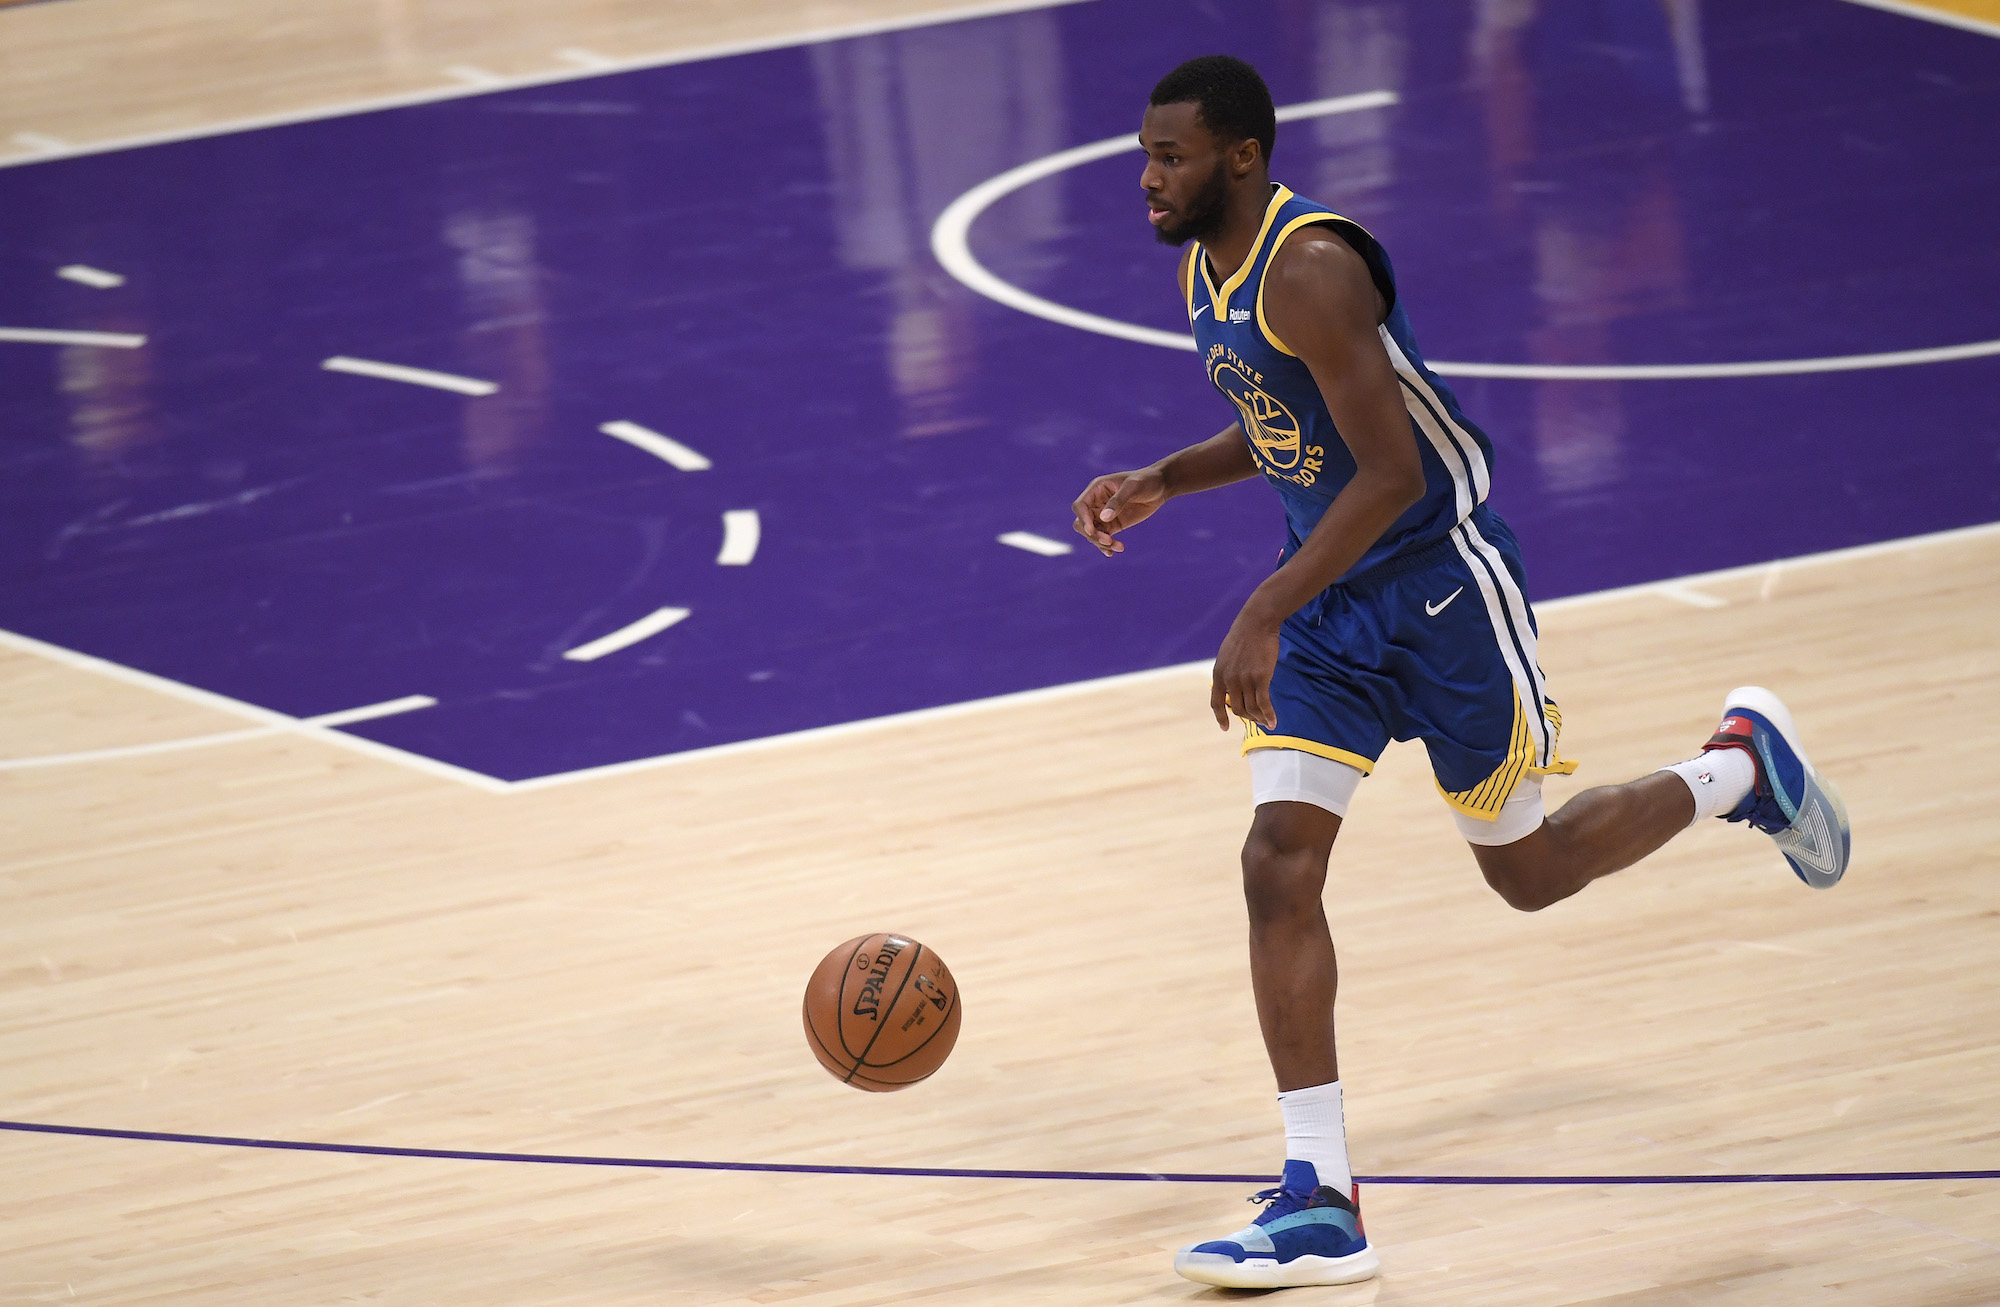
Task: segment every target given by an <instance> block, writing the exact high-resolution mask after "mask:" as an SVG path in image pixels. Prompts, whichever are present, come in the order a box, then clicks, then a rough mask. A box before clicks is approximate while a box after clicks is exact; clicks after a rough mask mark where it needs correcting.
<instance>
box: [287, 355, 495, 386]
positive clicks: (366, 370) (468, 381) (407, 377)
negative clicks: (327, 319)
mask: <svg viewBox="0 0 2000 1307" xmlns="http://www.w3.org/2000/svg"><path fill="white" fill-rule="evenodd" d="M320 366H321V367H323V368H325V369H326V370H327V371H328V372H345V373H347V374H348V375H350V376H355V377H376V378H379V379H380V380H383V381H403V382H408V383H409V384H410V385H412V386H429V387H430V388H431V389H433V390H449V391H452V392H453V393H455V394H459V395H490V394H492V393H493V392H494V391H496V390H498V389H500V387H499V385H498V383H496V382H492V381H481V380H479V379H478V378H476V377H461V376H456V375H454V374H452V373H450V372H432V371H431V370H430V369H428V368H406V367H404V366H403V365H402V364H400V363H377V362H376V361H375V360H373V359H355V358H349V357H347V356H346V355H345V354H336V355H334V356H333V357H332V358H330V359H327V360H326V361H324V362H322V363H321V364H320Z"/></svg>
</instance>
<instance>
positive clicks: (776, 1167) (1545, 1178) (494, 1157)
mask: <svg viewBox="0 0 2000 1307" xmlns="http://www.w3.org/2000/svg"><path fill="white" fill-rule="evenodd" d="M0 1130H13V1131H17V1132H19V1133H22V1134H38V1135H79V1136H83V1137H85V1138H91V1139H142V1140H149V1141H152V1142H154V1143H167V1144H209V1145H212V1146H215V1147H218V1148H271V1149H279V1150H283V1151H288V1152H295V1153H349V1154H357V1155H361V1156H367V1157H435V1158H442V1159H444V1160H446V1161H456V1162H538V1163H541V1164H543V1165H549V1166H631V1167H645V1168H650V1169H652V1170H658V1171H778V1172H783V1173H786V1174H790V1175H909V1176H926V1177H934V1178H942V1179H948V1180H1141V1181H1154V1182H1169V1183H1181V1184H1263V1183H1265V1182H1266V1181H1268V1180H1269V1179H1270V1178H1271V1177H1270V1176H1269V1175H1211V1174H1202V1173H1199V1172H1185V1171H1165V1172H1157V1171H1007V1170H993V1169H989V1168H986V1167H973V1166H821V1165H815V1164H813V1163H808V1162H695V1161H687V1160H683V1159H679V1158H663V1157H584V1156H574V1155H569V1154H563V1153H483V1152H474V1151H471V1150H469V1149H462V1148H394V1147H390V1146H388V1145H386V1144H321V1143H311V1142H307V1141H305V1140H297V1139H238V1138H235V1137H233V1136H230V1135H184V1134H175V1133H172V1132H169V1131H161V1130H107V1129H104V1128H102V1127H99V1126H87V1125H43V1124H40V1123H37V1122H32V1121H0ZM1355 1179H1356V1180H1357V1181H1360V1182H1365V1183H1367V1184H1437V1185H1443V1184H1466V1185H1509V1184H1511V1185H1522V1184H1552V1185H1608V1184H1811V1183H1815V1182H1822V1181H1847V1180H2000V1170H1994V1171H1792V1172H1771V1173H1769V1174H1763V1175H1362V1176H1356V1177H1355Z"/></svg>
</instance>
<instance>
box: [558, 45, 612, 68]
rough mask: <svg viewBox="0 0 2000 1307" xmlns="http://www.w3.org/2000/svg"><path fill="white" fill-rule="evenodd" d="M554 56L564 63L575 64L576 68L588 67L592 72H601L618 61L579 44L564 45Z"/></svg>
mask: <svg viewBox="0 0 2000 1307" xmlns="http://www.w3.org/2000/svg"><path fill="white" fill-rule="evenodd" d="M556 58H558V59H560V60H562V61H563V62H564V63H569V64H575V65H576V66H577V67H578V68H588V69H589V70H590V71H592V72H602V71H604V70H605V69H606V68H610V67H612V66H613V65H614V64H616V63H617V62H618V61H617V60H616V59H613V58H611V57H610V56H609V55H602V54H599V53H597V51H595V50H586V49H584V48H583V47H582V46H580V45H566V46H564V47H563V48H562V49H560V50H558V51H556Z"/></svg>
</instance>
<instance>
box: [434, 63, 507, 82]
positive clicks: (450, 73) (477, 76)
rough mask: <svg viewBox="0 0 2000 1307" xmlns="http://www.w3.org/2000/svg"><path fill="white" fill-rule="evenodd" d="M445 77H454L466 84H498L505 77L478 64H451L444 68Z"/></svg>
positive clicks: (504, 79)
mask: <svg viewBox="0 0 2000 1307" xmlns="http://www.w3.org/2000/svg"><path fill="white" fill-rule="evenodd" d="M444 75H445V76H446V77H455V78H457V79H458V80H459V81H461V82H464V83H465V84H466V85H467V86H498V85H500V83H502V82H504V81H506V80H507V79H506V78H504V77H502V76H501V75H500V74H498V73H496V72H493V71H491V70H490V69H486V68H481V67H480V66H479V65H478V64H453V65H451V66H450V67H449V68H446V69H445V70H444Z"/></svg>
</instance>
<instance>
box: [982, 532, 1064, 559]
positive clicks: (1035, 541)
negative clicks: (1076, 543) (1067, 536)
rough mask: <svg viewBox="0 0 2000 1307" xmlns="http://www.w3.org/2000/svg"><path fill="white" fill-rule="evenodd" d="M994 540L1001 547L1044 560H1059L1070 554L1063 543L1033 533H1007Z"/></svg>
mask: <svg viewBox="0 0 2000 1307" xmlns="http://www.w3.org/2000/svg"><path fill="white" fill-rule="evenodd" d="M994 539H996V540H998V541H999V542H1000V543H1001V544H1003V545H1012V546H1014V548H1016V549H1025V550H1027V551H1028V552H1029V553H1031V554H1040V555H1041V556H1042V557H1044V558H1060V557H1062V556H1063V555H1064V554H1067V553H1069V552H1070V546H1069V545H1067V544H1065V543H1064V542H1062V541H1060V540H1051V539H1049V538H1048V537H1047V536H1038V535H1036V534H1035V533H1034V532H1033V531H1009V532H1007V534H1005V535H1002V536H995V537H994Z"/></svg>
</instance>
